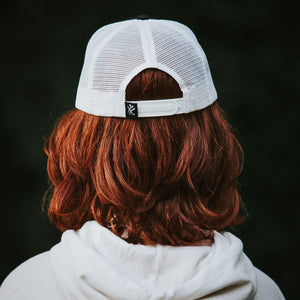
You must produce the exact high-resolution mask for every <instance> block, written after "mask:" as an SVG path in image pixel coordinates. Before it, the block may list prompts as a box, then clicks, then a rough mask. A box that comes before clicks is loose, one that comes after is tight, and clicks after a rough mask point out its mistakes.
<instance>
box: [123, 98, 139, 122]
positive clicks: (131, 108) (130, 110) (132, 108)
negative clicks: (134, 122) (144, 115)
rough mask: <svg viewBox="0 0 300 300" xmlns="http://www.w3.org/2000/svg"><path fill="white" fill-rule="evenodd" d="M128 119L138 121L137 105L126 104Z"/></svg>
mask: <svg viewBox="0 0 300 300" xmlns="http://www.w3.org/2000/svg"><path fill="white" fill-rule="evenodd" d="M125 110H126V118H127V119H136V118H137V117H138V108H137V103H131V102H125Z"/></svg>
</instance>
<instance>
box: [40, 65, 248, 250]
mask: <svg viewBox="0 0 300 300" xmlns="http://www.w3.org/2000/svg"><path fill="white" fill-rule="evenodd" d="M181 96H182V92H181V90H180V88H179V86H178V84H177V82H176V81H175V80H174V79H173V78H172V77H171V76H169V75H168V74H166V73H164V72H162V71H160V70H157V69H146V70H144V71H142V72H141V73H140V74H138V75H137V76H136V77H135V78H134V79H133V80H132V81H131V82H130V84H129V85H128V87H127V90H126V99H127V100H148V99H165V98H174V97H177V98H178V97H181ZM45 152H46V154H47V155H48V174H49V178H50V180H51V182H52V195H51V199H50V203H49V209H48V214H49V216H50V219H51V220H52V221H53V222H54V223H55V224H56V226H57V227H58V229H59V230H61V231H62V232H63V231H65V230H67V229H74V230H77V229H79V228H80V227H81V226H82V225H83V224H84V223H85V222H86V221H89V220H96V221H97V222H98V223H99V224H101V225H102V226H105V227H107V228H109V229H110V230H111V231H112V232H113V233H115V234H116V235H118V236H119V237H121V238H123V239H125V240H126V241H128V242H130V243H134V244H137V243H140V244H162V245H195V244H197V243H199V242H201V241H202V240H207V239H209V240H213V230H217V231H220V230H223V229H224V228H225V227H227V226H228V225H232V224H234V223H236V222H237V218H238V217H237V216H238V211H239V206H240V196H239V193H238V191H237V177H238V176H239V174H240V172H241V170H242V167H243V152H242V149H241V146H240V144H239V142H238V140H237V139H236V137H235V136H234V135H233V133H232V130H231V126H230V125H229V123H228V122H227V121H226V119H225V117H224V113H223V111H222V109H221V108H220V107H219V105H218V103H217V102H215V103H213V104H212V105H210V106H208V107H206V108H205V109H202V110H199V111H195V112H192V113H189V114H181V115H175V116H168V117H149V118H139V119H136V120H132V119H123V118H115V117H101V116H94V115H90V114H87V113H85V112H83V111H80V110H78V109H73V110H72V111H70V112H68V113H66V114H65V115H64V116H63V117H62V118H61V120H60V121H59V123H58V125H57V126H56V127H55V129H54V131H53V132H52V134H51V136H50V138H49V139H48V140H47V141H46V143H45Z"/></svg>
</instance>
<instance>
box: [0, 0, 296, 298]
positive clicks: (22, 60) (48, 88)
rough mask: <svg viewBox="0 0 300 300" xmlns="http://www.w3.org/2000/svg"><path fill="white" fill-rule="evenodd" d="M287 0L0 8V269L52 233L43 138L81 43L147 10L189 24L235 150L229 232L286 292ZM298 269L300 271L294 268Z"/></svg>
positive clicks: (292, 203)
mask: <svg viewBox="0 0 300 300" xmlns="http://www.w3.org/2000/svg"><path fill="white" fill-rule="evenodd" d="M294 3H296V1H294V2H293V1H292V2H288V1H286V2H285V1H281V4H280V3H279V2H278V3H277V2H276V1H259V0H255V1H229V0H226V1H225V0H224V1H215V0H212V1H208V0H207V1H199V0H197V1H165V0H161V1H156V0H152V1H144V2H143V1H122V2H121V1H70V0H66V1H40V0H39V1H37V0H29V1H10V2H9V4H8V6H7V7H6V8H4V7H2V9H1V72H0V74H1V118H0V124H1V152H2V153H1V202H0V203H1V207H0V208H1V236H2V241H1V246H0V247H1V258H0V281H2V280H3V279H4V278H5V276H6V275H7V274H8V273H9V272H10V271H11V270H12V269H14V268H15V267H16V266H17V265H18V264H20V263H21V262H23V261H24V260H26V259H28V258H29V257H31V256H33V255H35V254H38V253H40V252H42V251H46V250H48V249H49V248H50V247H51V246H52V245H54V244H55V243H56V242H58V241H59V239H60V233H59V232H58V231H57V230H56V229H55V228H54V226H52V225H50V224H49V221H48V220H47V216H46V214H45V213H43V212H42V211H41V203H42V198H43V194H44V193H45V191H46V190H47V187H48V183H47V173H46V156H45V155H44V154H43V151H42V147H43V141H44V138H45V136H48V135H49V133H50V132H51V129H52V128H53V125H54V123H55V120H56V119H57V118H58V117H59V116H60V115H61V114H63V113H64V112H66V111H67V110H69V109H71V108H73V106H74V98H75V94H76V88H77V83H78V79H79V75H80V71H81V67H82V63H83V56H84V51H85V47H86V43H87V41H88V39H89V37H90V36H91V34H92V33H93V32H94V31H95V30H97V29H98V28H99V27H101V26H103V25H105V24H107V23H111V22H114V21H120V20H123V19H128V18H133V17H135V16H136V15H138V14H148V15H150V16H151V17H153V18H165V19H172V20H176V21H180V22H182V23H184V24H186V25H188V26H189V27H190V28H191V29H192V30H193V31H194V32H195V34H196V36H197V37H198V40H199V42H200V44H201V45H202V47H203V48H204V50H205V52H206V54H207V57H208V60H209V63H210V68H211V71H212V75H213V79H214V82H215V86H216V89H217V91H218V99H219V103H220V105H221V106H222V107H223V108H224V109H225V110H226V111H227V113H228V116H229V119H230V121H231V123H232V124H233V126H234V127H235V128H237V129H236V134H237V136H238V138H239V140H240V142H241V144H242V146H243V148H244V151H245V167H244V171H243V173H242V176H241V177H240V182H241V187H240V190H241V194H242V197H243V200H244V202H245V203H246V206H247V209H248V212H249V218H248V220H247V222H246V223H245V224H244V225H243V226H241V227H240V228H239V229H238V231H237V232H236V235H238V236H239V237H241V238H242V240H243V242H244V250H245V252H246V254H247V255H248V256H249V257H250V258H251V260H252V261H253V263H254V264H255V265H256V266H257V267H259V268H261V269H262V270H263V271H264V272H266V273H267V274H268V275H270V276H271V277H272V278H273V279H274V280H275V281H276V282H277V283H278V285H279V286H280V287H281V289H282V291H283V293H284V294H285V295H286V297H287V298H288V299H296V298H297V297H296V289H297V288H296V286H297V283H296V276H297V271H296V267H297V266H299V265H298V264H297V263H296V262H297V257H298V256H299V246H298V243H297V240H298V231H297V230H296V229H297V225H299V223H298V222H297V217H298V218H299V214H298V210H299V204H298V203H299V196H298V186H297V183H298V170H297V169H298V166H297V162H298V160H297V157H298V155H299V150H298V149H299V147H298V137H297V135H296V132H297V129H298V128H299V122H298V119H299V117H298V115H299V106H298V103H297V102H296V78H297V76H296V73H297V68H298V67H299V64H298V66H297V65H296V45H295V40H296V38H297V34H296V32H295V31H294V28H296V20H295V18H294V16H293V14H294V11H295V7H294ZM298 279H299V276H298Z"/></svg>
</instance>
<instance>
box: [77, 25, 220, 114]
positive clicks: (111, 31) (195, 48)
mask: <svg viewBox="0 0 300 300" xmlns="http://www.w3.org/2000/svg"><path fill="white" fill-rule="evenodd" d="M147 68H157V69H160V70H162V71H165V72H167V73H168V74H169V75H171V76H172V77H173V78H174V79H175V80H176V81H177V82H178V84H179V86H180V88H181V89H182V92H183V98H182V99H174V101H173V102H172V101H170V100H169V101H168V102H165V103H163V104H162V101H164V100H160V101H155V103H154V102H153V105H152V108H153V109H152V108H151V105H150V104H151V102H148V103H145V102H146V101H139V103H138V105H139V107H140V109H141V111H142V114H139V116H160V115H171V114H178V113H188V112H190V111H193V110H198V109H201V108H203V107H205V106H207V105H209V104H211V103H212V102H213V101H214V100H215V99H216V97H217V95H216V91H215V88H214V85H213V82H212V79H211V75H210V70H209V67H208V63H207V60H206V57H205V54H204V52H203V50H202V48H201V46H200V45H199V43H198V42H197V39H196V37H195V36H194V34H193V33H192V31H191V30H190V29H189V28H188V27H186V26H185V25H182V24H180V23H177V22H174V21H167V20H153V19H150V20H129V21H123V22H118V23H114V24H110V25H107V26H104V27H102V28H100V29H99V30H98V31H96V32H95V34H94V35H93V36H92V37H91V39H90V41H89V43H88V46H87V50H86V55H85V61H84V66H83V70H82V73H81V77H80V81H79V86H78V92H77V99H76V107H77V108H79V109H82V110H84V111H86V112H88V113H91V114H95V115H103V116H117V117H125V112H124V103H125V89H126V86H127V84H128V83H129V82H130V81H131V79H132V78H133V77H134V76H135V75H137V74H138V73H139V72H140V71H142V70H144V69H147ZM161 104H162V105H163V107H164V109H161V106H160V107H159V105H161ZM168 107H169V108H168Z"/></svg>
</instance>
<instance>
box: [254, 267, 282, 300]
mask: <svg viewBox="0 0 300 300" xmlns="http://www.w3.org/2000/svg"><path fill="white" fill-rule="evenodd" d="M255 273H256V284H257V291H256V295H255V298H254V299H255V300H264V299H273V300H284V299H285V298H284V296H283V294H282V292H281V291H280V289H279V287H278V285H277V284H276V283H275V282H274V281H273V280H272V279H271V278H270V277H269V276H268V275H266V274H265V273H263V272H262V271H261V270H259V269H257V268H255Z"/></svg>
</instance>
